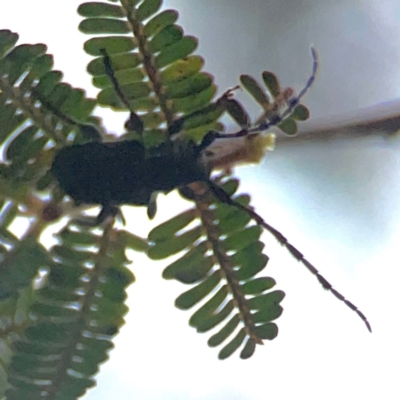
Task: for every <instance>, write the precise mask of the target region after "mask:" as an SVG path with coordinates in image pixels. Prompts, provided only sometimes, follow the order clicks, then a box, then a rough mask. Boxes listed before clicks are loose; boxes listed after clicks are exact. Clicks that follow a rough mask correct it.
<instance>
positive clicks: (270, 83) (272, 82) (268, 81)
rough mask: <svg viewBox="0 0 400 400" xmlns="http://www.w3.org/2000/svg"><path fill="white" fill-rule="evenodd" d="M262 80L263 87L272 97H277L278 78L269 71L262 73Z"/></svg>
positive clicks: (279, 89) (279, 88) (278, 90)
mask: <svg viewBox="0 0 400 400" xmlns="http://www.w3.org/2000/svg"><path fill="white" fill-rule="evenodd" d="M262 79H263V81H264V84H265V86H266V87H267V88H268V90H269V91H270V93H271V94H272V97H274V98H275V97H277V96H278V95H279V93H280V92H281V87H280V85H279V81H278V78H277V77H276V75H275V74H274V73H272V72H269V71H264V72H263V73H262Z"/></svg>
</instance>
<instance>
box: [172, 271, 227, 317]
mask: <svg viewBox="0 0 400 400" xmlns="http://www.w3.org/2000/svg"><path fill="white" fill-rule="evenodd" d="M220 280H221V273H220V271H215V272H214V273H213V274H212V275H211V276H209V277H208V278H206V280H205V281H203V282H202V283H200V284H198V285H197V286H195V287H194V288H193V289H190V290H188V291H187V292H185V293H182V294H181V295H180V296H179V297H178V298H177V299H176V300H175V305H176V307H178V308H180V309H182V310H187V309H188V308H191V307H193V306H194V305H195V304H196V303H197V302H198V301H200V300H201V299H202V298H204V297H205V296H206V295H207V294H208V293H210V292H211V291H212V290H213V289H214V288H215V287H216V286H217V285H218V283H219V282H220Z"/></svg>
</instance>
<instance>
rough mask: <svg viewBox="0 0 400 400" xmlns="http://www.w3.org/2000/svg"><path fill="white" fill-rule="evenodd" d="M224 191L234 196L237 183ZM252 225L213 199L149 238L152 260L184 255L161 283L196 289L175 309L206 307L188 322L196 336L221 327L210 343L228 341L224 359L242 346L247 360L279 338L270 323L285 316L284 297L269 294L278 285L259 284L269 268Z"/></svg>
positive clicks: (245, 200)
mask: <svg viewBox="0 0 400 400" xmlns="http://www.w3.org/2000/svg"><path fill="white" fill-rule="evenodd" d="M222 187H224V188H225V189H226V190H227V191H228V192H229V193H230V194H233V193H234V192H235V191H236V188H237V187H238V181H237V180H232V179H231V180H229V181H227V182H224V183H223V184H222ZM234 199H235V200H237V201H239V202H240V203H241V204H243V205H247V204H248V203H249V200H250V199H249V197H248V196H237V197H234ZM211 204H212V208H210V205H211ZM195 217H197V218H195ZM249 222H250V221H249V216H248V214H246V213H245V212H244V211H242V210H237V209H234V208H232V207H230V206H228V205H226V204H221V203H215V201H214V200H213V199H212V198H209V199H208V201H205V200H203V201H202V202H201V203H200V202H197V203H196V208H195V209H192V210H189V211H186V212H185V213H183V214H180V215H178V216H177V217H175V218H173V219H171V220H169V221H168V222H166V223H164V224H162V225H160V226H158V227H157V228H155V229H153V230H152V231H151V232H150V233H149V240H150V241H151V247H150V249H149V252H148V255H149V257H151V258H153V259H159V258H164V257H168V256H172V255H174V254H176V253H178V252H179V253H180V254H179V255H180V258H178V259H177V260H176V261H174V262H173V263H172V264H170V265H169V266H168V267H167V268H166V269H165V270H164V272H163V277H164V278H165V279H176V280H178V281H179V282H182V283H184V284H191V285H193V287H192V288H191V289H189V290H187V291H186V292H184V293H182V294H181V295H180V296H179V297H178V298H177V299H176V301H175V305H176V307H178V308H180V309H183V310H186V309H189V308H192V307H194V306H196V305H197V304H198V303H200V302H203V303H202V305H201V306H200V307H199V308H198V309H197V310H196V311H195V312H194V314H193V315H192V317H191V318H190V320H189V323H190V325H191V326H193V327H194V328H196V330H197V331H198V332H208V331H209V330H211V329H213V328H215V327H217V326H218V325H220V324H221V325H222V327H220V328H219V329H220V330H219V331H218V332H217V333H215V334H214V335H213V336H211V338H210V339H209V342H208V344H209V345H210V346H217V345H220V344H221V343H222V342H224V341H225V340H227V341H228V343H227V344H226V345H225V346H224V347H223V348H222V350H221V351H220V353H219V358H221V359H224V358H227V357H229V356H230V355H231V354H232V353H233V352H234V351H235V350H236V349H238V348H239V347H240V346H241V345H242V343H243V342H245V344H244V347H243V349H242V352H241V353H240V356H241V358H248V357H250V356H251V355H252V354H253V352H254V350H255V347H256V346H255V344H257V343H258V344H262V340H263V339H269V340H272V339H274V338H275V337H276V335H277V334H278V328H277V326H276V325H275V324H274V323H272V322H271V321H273V320H274V319H276V318H278V317H279V316H280V315H281V313H282V307H281V306H280V304H279V303H280V302H281V301H282V300H283V298H284V293H283V292H282V291H279V290H275V291H272V292H268V293H265V292H267V291H269V290H270V289H271V288H273V287H274V286H275V281H274V280H273V279H272V278H255V276H256V275H257V274H258V273H259V272H261V271H262V270H263V269H264V268H265V266H266V264H267V262H268V257H267V256H266V255H265V254H263V253H262V250H263V248H264V245H263V243H262V242H260V240H259V238H260V234H261V229H260V228H259V227H258V226H255V225H249ZM194 224H195V225H196V226H194V227H192V225H194ZM188 225H191V227H188ZM194 233H195V234H194ZM187 238H190V239H191V240H187ZM178 244H179V245H178ZM235 330H236V331H237V334H236V335H234V332H235ZM232 335H233V336H234V337H233V338H232V337H231V336H232Z"/></svg>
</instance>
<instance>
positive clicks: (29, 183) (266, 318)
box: [0, 0, 308, 400]
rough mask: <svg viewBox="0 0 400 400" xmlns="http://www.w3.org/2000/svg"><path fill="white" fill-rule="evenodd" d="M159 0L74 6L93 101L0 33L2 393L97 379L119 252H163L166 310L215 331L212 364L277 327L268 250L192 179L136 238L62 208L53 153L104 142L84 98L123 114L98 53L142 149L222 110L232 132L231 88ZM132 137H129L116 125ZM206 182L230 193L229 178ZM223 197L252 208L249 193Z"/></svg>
mask: <svg viewBox="0 0 400 400" xmlns="http://www.w3.org/2000/svg"><path fill="white" fill-rule="evenodd" d="M110 3H113V4H110ZM161 5H162V1H161V0H144V1H142V0H119V1H116V0H114V1H109V2H107V1H103V2H88V3H83V4H81V6H80V7H79V9H78V12H79V14H80V15H81V16H82V17H84V19H83V20H82V22H81V24H80V26H79V29H80V30H81V31H82V32H84V33H86V34H89V35H91V38H90V39H89V40H87V41H86V43H85V45H84V49H85V51H86V52H87V53H88V54H90V55H92V56H94V59H93V60H92V61H91V62H90V63H89V65H88V66H87V71H88V72H89V74H91V75H92V77H93V85H94V86H95V87H97V88H99V89H100V90H99V93H98V96H97V99H96V100H94V99H89V98H87V97H86V95H85V92H84V91H83V90H80V89H76V88H73V87H72V86H70V85H69V84H67V83H65V82H62V73H61V72H60V71H55V70H53V58H52V56H51V55H49V54H47V52H46V46H45V45H44V44H36V45H28V44H23V45H17V41H18V35H17V34H16V33H13V32H11V31H9V30H1V31H0V145H1V146H2V148H3V149H4V159H3V160H2V162H1V164H0V185H1V191H0V392H1V394H2V395H4V396H5V398H7V399H9V400H11V399H16V400H17V399H18V400H20V399H25V398H29V399H32V400H35V399H41V398H44V397H45V398H48V399H60V400H61V399H63V400H64V399H65V400H67V399H68V400H69V399H76V398H78V397H80V396H82V395H83V394H84V393H85V391H86V390H87V388H89V387H91V386H93V385H94V384H95V381H94V379H93V376H94V375H95V374H96V373H97V371H98V368H99V365H100V363H102V362H104V361H105V360H107V358H108V351H109V350H110V349H111V348H112V347H113V343H112V339H113V336H114V335H115V334H117V333H118V331H119V329H120V328H121V326H122V325H123V324H124V315H125V314H126V313H127V311H128V309H127V306H126V304H125V301H126V292H125V290H126V288H127V286H129V285H130V284H131V283H132V282H133V281H134V276H133V274H132V273H131V272H130V270H129V268H128V264H129V260H128V259H127V258H126V255H125V252H126V249H133V250H135V251H139V252H146V253H148V256H149V257H150V258H152V259H155V260H160V259H163V258H166V257H169V256H171V255H175V257H176V259H175V261H174V262H172V263H170V264H169V266H168V267H166V268H165V270H164V272H163V277H164V278H165V279H176V280H178V281H179V282H181V283H183V284H185V285H190V288H189V289H188V290H186V291H185V292H184V293H182V294H181V295H180V296H179V297H178V298H177V299H176V306H177V307H178V308H180V309H188V308H192V307H196V310H195V311H194V312H193V314H192V316H191V318H190V321H189V323H190V325H191V326H193V327H194V328H196V330H197V331H198V332H209V331H211V330H213V329H214V331H213V332H212V333H211V336H210V338H209V340H208V344H209V346H211V347H215V346H219V345H223V347H222V349H221V350H220V352H219V358H221V359H225V358H227V357H229V356H230V355H231V354H233V353H234V352H235V351H236V350H237V349H239V348H241V352H240V357H241V358H249V357H251V356H252V354H253V353H254V351H255V348H256V344H262V342H263V340H272V339H273V338H275V337H276V335H277V333H278V328H277V326H276V324H275V323H274V322H272V321H274V320H275V319H277V318H278V317H279V316H280V314H281V312H282V307H281V305H280V302H281V301H282V300H283V298H284V293H283V292H282V291H280V290H272V289H273V288H274V286H275V281H274V280H273V279H272V278H268V277H260V276H259V273H260V272H262V271H263V270H264V268H265V267H266V265H267V262H268V257H267V256H266V255H265V254H263V248H264V245H263V243H262V242H261V241H260V233H261V229H260V228H259V226H256V225H254V223H252V222H251V220H250V217H249V215H248V214H247V213H245V212H243V211H241V210H238V209H236V208H233V207H231V206H229V205H226V204H222V203H219V202H217V201H216V200H215V199H214V198H212V197H211V196H210V195H208V196H206V195H204V193H203V191H204V187H196V188H191V190H193V193H194V197H193V198H194V200H193V203H194V208H193V209H191V210H188V211H186V212H184V213H182V214H180V215H178V216H176V217H174V218H172V219H171V220H169V221H167V222H166V223H164V224H162V225H160V226H158V227H157V228H155V229H154V230H153V231H152V232H150V234H149V236H148V238H147V239H143V238H141V237H139V236H136V235H134V234H132V233H130V232H128V231H126V230H122V229H118V228H117V227H115V226H114V225H113V222H114V221H107V222H106V223H105V224H104V225H103V226H102V227H98V228H95V229H94V228H89V227H87V226H85V225H84V224H82V220H81V219H79V220H74V219H73V217H74V216H75V215H76V214H79V215H80V216H82V212H83V211H85V208H83V207H81V208H78V207H73V210H72V212H71V213H69V212H68V209H71V205H70V202H69V201H68V199H65V198H64V194H63V193H61V191H60V189H59V188H58V187H57V184H56V182H54V178H53V177H52V176H51V174H50V173H49V169H50V166H51V162H52V159H53V157H54V153H55V151H56V150H57V149H58V148H61V147H62V146H65V145H66V144H72V143H82V142H86V141H91V140H98V139H99V138H105V134H104V133H103V132H102V130H101V129H100V121H99V120H98V119H97V118H96V117H93V116H92V111H93V109H94V107H95V106H96V105H104V106H108V107H111V108H113V109H116V110H126V104H124V102H123V101H121V98H120V96H118V95H117V93H116V91H115V88H114V86H113V84H112V82H111V80H110V78H109V76H108V75H107V74H106V71H105V66H104V60H103V55H102V54H103V53H102V50H103V49H105V50H106V51H107V52H108V54H109V55H110V58H111V63H112V68H113V70H114V72H115V77H116V79H117V81H118V83H119V85H120V86H121V90H122V91H123V93H124V96H125V97H126V99H127V100H128V103H129V106H130V108H131V109H133V110H135V112H138V113H139V114H140V119H141V120H142V121H143V125H144V131H143V137H142V139H143V140H144V142H145V143H146V145H147V146H151V145H154V144H155V143H157V142H158V141H160V140H161V141H164V140H165V139H166V132H167V130H166V129H165V127H167V128H169V131H170V132H171V131H172V132H174V133H176V132H184V135H186V137H187V138H192V139H195V140H201V138H202V137H203V136H204V134H205V133H206V132H207V131H208V130H210V129H215V130H219V129H221V128H222V125H221V123H220V122H219V118H220V117H221V115H222V114H223V113H224V112H225V111H226V112H228V113H229V114H230V115H231V116H232V117H233V119H235V120H236V121H237V122H238V124H239V125H240V126H242V127H246V126H248V125H249V124H250V117H249V116H248V114H247V112H246V110H245V109H244V108H243V106H242V105H240V104H239V103H238V102H237V101H236V100H234V99H232V92H231V91H228V92H227V93H225V95H224V96H222V97H221V98H219V99H214V96H215V93H216V86H215V85H214V82H213V76H212V75H210V74H208V73H206V72H204V71H202V68H203V65H204V60H203V58H201V57H200V56H198V55H196V54H193V52H194V51H195V49H196V47H197V39H196V38H194V37H192V36H186V35H185V34H184V32H183V29H182V27H180V26H179V25H177V24H176V21H177V19H178V13H177V12H176V11H174V10H162V11H160V7H161ZM262 77H263V82H264V84H265V85H266V88H267V90H265V89H264V88H262V87H261V86H260V85H259V84H258V83H257V82H256V81H255V80H254V79H253V78H251V77H249V76H247V75H243V76H242V77H241V81H242V84H243V86H244V87H245V88H246V89H247V90H248V91H249V92H250V94H251V95H252V96H253V97H254V99H255V100H256V101H257V102H258V103H259V104H260V105H261V106H262V108H263V114H262V115H261V116H260V118H259V120H262V119H265V118H267V117H268V116H269V114H268V113H271V112H272V108H271V107H273V106H276V104H278V105H280V104H279V101H283V100H282V99H281V100H280V96H281V95H282V93H281V90H280V87H279V82H278V80H277V79H276V77H275V75H273V74H272V73H269V72H264V73H263V75H262ZM277 102H278V103H277ZM307 118H308V110H307V109H306V108H305V107H304V106H301V105H298V106H297V108H296V109H295V110H294V112H293V114H292V115H291V116H289V118H287V119H286V120H284V121H283V122H282V123H281V124H280V125H279V127H280V128H281V129H282V130H283V131H285V132H287V133H294V132H295V130H296V123H295V121H294V120H295V119H296V120H304V119H307ZM176 121H179V124H177V122H176ZM130 135H131V136H132V137H137V135H136V136H135V133H133V132H127V133H125V137H129V136H130ZM107 139H108V140H112V139H113V138H111V137H110V136H108V137H107ZM215 182H216V183H218V184H221V185H222V186H223V187H224V188H225V190H226V191H227V192H228V193H229V194H232V195H233V194H234V193H235V192H236V190H237V188H238V184H239V182H238V181H237V180H233V179H231V180H227V179H225V178H216V181H215ZM200 186H201V185H200ZM234 198H235V199H236V200H237V201H238V202H239V203H240V204H242V205H246V206H247V205H249V203H250V197H249V196H247V195H236V197H234ZM60 217H67V218H65V219H64V225H63V227H62V228H59V231H58V232H56V233H55V238H56V240H57V244H55V245H54V246H52V247H51V248H49V249H47V248H45V247H44V245H45V244H43V243H42V241H41V235H42V233H43V232H44V231H45V230H46V229H47V228H48V227H49V226H50V225H51V223H52V222H54V221H56V220H58V219H59V218H60ZM21 220H24V221H25V222H27V224H28V228H27V230H26V231H25V233H23V234H21V235H19V236H18V235H16V234H15V227H14V228H13V226H14V225H15V224H16V223H17V222H18V221H21ZM13 232H14V233H13Z"/></svg>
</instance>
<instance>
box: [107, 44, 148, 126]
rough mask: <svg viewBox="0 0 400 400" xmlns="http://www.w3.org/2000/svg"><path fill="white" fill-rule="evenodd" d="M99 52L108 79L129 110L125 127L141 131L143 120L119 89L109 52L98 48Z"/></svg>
mask: <svg viewBox="0 0 400 400" xmlns="http://www.w3.org/2000/svg"><path fill="white" fill-rule="evenodd" d="M100 52H101V54H102V55H103V63H104V70H105V73H106V75H107V76H108V78H109V79H110V81H111V83H112V85H113V87H114V90H115V93H116V94H117V96H118V98H119V99H120V100H121V102H122V103H123V105H124V106H125V107H126V108H127V109H128V110H129V112H130V116H129V120H128V121H127V122H126V124H125V128H126V129H127V130H129V131H136V132H138V133H143V121H142V120H141V119H140V117H139V115H137V114H136V113H135V111H133V110H132V108H131V105H130V104H129V101H128V99H127V97H126V96H125V94H124V92H123V91H122V90H121V86H120V85H119V83H118V80H117V77H116V76H115V73H114V69H113V67H112V62H111V58H110V56H109V54H108V53H107V50H106V49H104V48H103V49H100Z"/></svg>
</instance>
